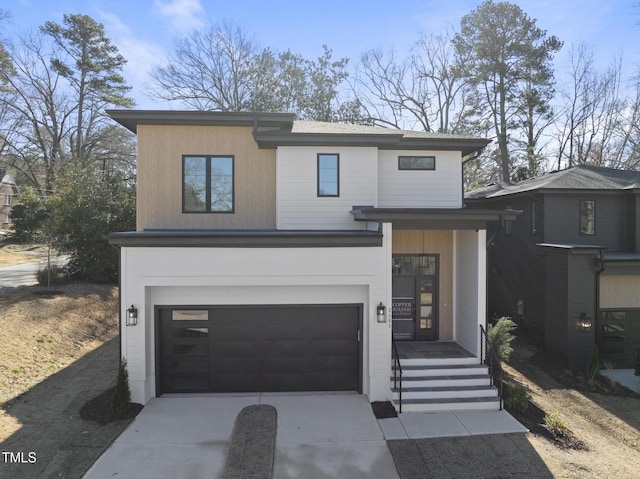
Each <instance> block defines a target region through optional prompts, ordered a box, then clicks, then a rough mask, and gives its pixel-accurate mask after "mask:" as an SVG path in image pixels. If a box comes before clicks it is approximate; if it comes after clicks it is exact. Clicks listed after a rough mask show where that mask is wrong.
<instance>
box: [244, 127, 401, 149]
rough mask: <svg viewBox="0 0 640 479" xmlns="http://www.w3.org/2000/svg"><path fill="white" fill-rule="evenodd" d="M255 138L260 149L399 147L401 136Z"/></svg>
mask: <svg viewBox="0 0 640 479" xmlns="http://www.w3.org/2000/svg"><path fill="white" fill-rule="evenodd" d="M253 137H254V138H255V140H256V143H258V147H259V148H260V149H274V148H277V147H279V146H376V147H380V145H386V144H388V145H398V142H399V141H400V140H401V139H402V135H401V134H398V135H396V134H379V135H366V134H361V133H351V134H349V133H340V134H333V133H292V132H291V131H256V132H254V133H253Z"/></svg>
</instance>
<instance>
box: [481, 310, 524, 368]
mask: <svg viewBox="0 0 640 479" xmlns="http://www.w3.org/2000/svg"><path fill="white" fill-rule="evenodd" d="M517 327H518V326H517V325H516V323H514V322H513V321H511V318H508V317H506V316H505V317H502V318H500V319H499V320H498V322H497V323H496V324H495V325H493V326H492V325H489V328H488V330H487V336H488V338H489V341H490V342H491V345H492V346H493V349H494V350H495V352H496V354H497V355H498V359H499V360H500V361H509V357H510V356H511V353H512V352H513V348H512V347H511V342H512V341H513V340H514V339H515V336H514V334H513V331H514V330H515V329H516V328H517Z"/></svg>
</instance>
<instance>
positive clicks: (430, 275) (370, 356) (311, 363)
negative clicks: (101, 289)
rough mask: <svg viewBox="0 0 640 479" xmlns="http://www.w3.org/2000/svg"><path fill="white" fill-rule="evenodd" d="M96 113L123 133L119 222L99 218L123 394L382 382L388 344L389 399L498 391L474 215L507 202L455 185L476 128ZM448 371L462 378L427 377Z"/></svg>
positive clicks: (451, 399) (442, 401) (384, 394)
mask: <svg viewBox="0 0 640 479" xmlns="http://www.w3.org/2000/svg"><path fill="white" fill-rule="evenodd" d="M109 115H110V116H111V117H112V118H113V119H114V120H115V121H117V122H118V123H120V124H121V125H123V126H124V127H126V128H128V129H129V130H131V131H133V132H134V133H136V134H137V137H138V163H137V173H138V190H137V230H136V231H131V232H120V233H113V234H111V235H110V241H111V242H112V243H113V244H115V245H117V246H118V247H119V248H120V250H121V277H120V287H121V317H122V326H121V341H122V345H121V346H122V355H123V357H124V358H126V360H127V364H128V371H129V380H130V386H131V391H132V400H133V401H136V402H140V403H143V404H144V403H146V402H147V401H148V400H149V399H150V398H151V397H155V396H160V395H162V394H164V393H180V392H189V393H193V392H248V391H357V392H359V393H361V394H364V395H366V396H367V397H368V399H369V400H370V401H385V400H391V399H394V398H396V400H397V396H399V392H400V391H399V389H400V388H399V387H396V391H394V390H393V385H392V384H390V379H391V378H393V375H394V373H396V374H398V372H399V371H398V369H399V368H398V367H397V366H394V365H395V364H397V360H396V357H398V359H399V360H400V361H401V364H402V368H403V376H404V386H403V390H404V392H405V394H404V402H405V410H409V409H411V408H414V409H420V408H422V409H425V408H441V409H442V408H446V409H452V408H455V407H471V408H478V407H489V408H497V407H498V404H499V402H498V400H497V397H496V393H495V389H494V388H492V387H490V386H489V378H488V376H487V374H486V369H484V367H483V366H482V365H481V364H480V354H481V351H480V343H481V339H480V326H481V325H485V321H486V299H485V297H486V266H485V265H486V226H487V222H488V221H499V220H500V219H501V217H508V218H509V219H515V216H514V215H515V213H514V212H508V211H502V212H501V211H496V210H490V211H485V210H477V209H476V210H469V209H467V208H465V207H464V204H463V188H462V162H463V160H464V159H465V158H466V157H469V156H471V155H474V154H477V152H478V151H480V150H482V149H483V148H484V147H485V146H486V144H487V140H484V139H479V138H473V137H466V136H452V135H442V134H433V133H418V132H411V131H399V130H389V129H385V128H375V127H364V126H355V125H343V124H331V123H321V122H306V121H296V120H295V119H294V116H293V115H291V114H281V113H278V114H271V113H259V114H258V113H219V112H202V111H197V112H195V111H136V110H112V111H109ZM394 342H395V344H396V347H395V348H394V346H393V344H394ZM434 348H435V349H434ZM398 351H399V352H398ZM434 351H435V352H434ZM443 351H444V352H443ZM449 353H450V354H449ZM438 365H440V366H441V368H440V366H438ZM456 374H458V375H460V376H461V378H465V379H466V380H467V382H466V383H458V386H457V387H452V383H451V382H449V381H446V380H445V379H444V378H443V376H452V375H456ZM429 375H431V376H432V379H434V380H435V382H431V383H426V382H425V381H424V379H425V376H429ZM438 381H440V382H438ZM392 382H393V381H391V383H392ZM464 384H468V385H469V388H468V390H465V388H464ZM396 386H397V385H396ZM434 393H435V395H434ZM463 396H469V399H468V400H464V399H461V397H463ZM456 404H457V406H456Z"/></svg>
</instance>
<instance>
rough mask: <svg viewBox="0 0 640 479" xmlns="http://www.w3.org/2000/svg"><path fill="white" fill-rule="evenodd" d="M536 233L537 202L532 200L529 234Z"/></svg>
mask: <svg viewBox="0 0 640 479" xmlns="http://www.w3.org/2000/svg"><path fill="white" fill-rule="evenodd" d="M537 233H538V203H537V202H536V201H535V200H533V201H532V202H531V234H532V235H535V234H537Z"/></svg>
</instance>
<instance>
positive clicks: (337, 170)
mask: <svg viewBox="0 0 640 479" xmlns="http://www.w3.org/2000/svg"><path fill="white" fill-rule="evenodd" d="M321 156H335V157H336V183H337V184H336V192H337V193H336V194H335V195H325V194H322V193H320V157H321ZM316 177H317V178H316V188H317V190H316V191H317V195H318V198H339V197H340V153H318V154H317V156H316Z"/></svg>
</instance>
